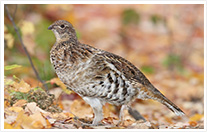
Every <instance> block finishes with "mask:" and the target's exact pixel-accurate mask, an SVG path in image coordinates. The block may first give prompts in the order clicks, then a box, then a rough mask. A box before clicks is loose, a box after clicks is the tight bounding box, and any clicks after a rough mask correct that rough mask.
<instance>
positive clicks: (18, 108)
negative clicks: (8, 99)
mask: <svg viewBox="0 0 207 132" xmlns="http://www.w3.org/2000/svg"><path fill="white" fill-rule="evenodd" d="M9 110H10V111H14V112H20V111H23V108H22V107H15V106H13V107H10V108H9Z"/></svg>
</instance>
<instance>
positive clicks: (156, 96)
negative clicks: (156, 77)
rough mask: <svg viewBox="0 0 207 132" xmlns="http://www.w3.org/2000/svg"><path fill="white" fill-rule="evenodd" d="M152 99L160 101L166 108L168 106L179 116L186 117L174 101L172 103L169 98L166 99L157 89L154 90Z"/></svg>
mask: <svg viewBox="0 0 207 132" xmlns="http://www.w3.org/2000/svg"><path fill="white" fill-rule="evenodd" d="M150 91H151V90H150ZM151 99H153V100H156V101H159V102H160V103H162V104H164V105H165V106H167V108H169V109H170V110H171V111H172V112H174V113H175V114H176V115H177V116H184V115H185V113H184V112H183V111H182V110H181V109H180V108H179V107H178V106H176V105H175V104H174V103H173V102H172V101H170V100H169V99H168V98H166V97H165V96H164V95H163V94H162V93H161V92H160V91H159V90H157V89H156V88H155V89H153V92H151Z"/></svg>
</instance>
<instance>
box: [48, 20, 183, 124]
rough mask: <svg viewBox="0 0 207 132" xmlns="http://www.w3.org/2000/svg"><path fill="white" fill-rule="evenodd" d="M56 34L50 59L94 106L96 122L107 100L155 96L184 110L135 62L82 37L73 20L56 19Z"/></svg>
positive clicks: (69, 84) (172, 107)
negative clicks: (83, 40) (77, 31)
mask: <svg viewBox="0 0 207 132" xmlns="http://www.w3.org/2000/svg"><path fill="white" fill-rule="evenodd" d="M48 29H50V30H52V31H53V32H54V34H55V37H56V42H55V44H54V45H53V47H52V49H51V51H50V60H51V63H52V64H53V66H54V68H55V71H56V73H57V76H58V77H59V78H60V80H61V81H62V82H63V83H64V84H65V85H66V86H67V87H68V89H70V90H73V91H74V92H76V93H77V94H78V95H80V96H81V97H82V98H83V99H84V100H85V101H86V102H87V103H88V104H89V105H90V106H91V107H92V108H93V111H94V114H95V117H94V120H93V125H97V124H98V123H99V122H100V121H101V120H102V119H103V114H102V105H104V104H105V103H106V102H107V103H110V104H114V105H117V106H121V110H120V115H119V118H120V119H121V120H122V118H123V110H124V109H125V108H128V105H129V104H130V102H132V101H133V100H134V99H136V98H138V99H143V100H144V99H153V100H156V101H159V102H160V103H162V104H164V105H165V106H167V107H168V108H169V109H170V110H171V111H173V112H174V113H175V114H176V115H178V116H182V115H184V112H183V111H182V110H181V109H180V108H178V107H177V106H176V105H175V104H174V103H172V102H171V101H170V100H169V99H167V98H166V97H165V96H164V95H163V94H162V93H160V91H159V90H157V89H156V88H155V87H154V86H153V85H152V84H151V83H150V82H149V80H148V79H147V78H146V77H145V75H144V74H143V73H142V72H141V71H140V70H139V69H137V68H136V67H135V66H134V65H133V64H132V63H130V62H129V61H127V60H125V59H124V58H122V57H120V56H118V55H115V54H113V53H109V52H107V51H104V50H100V49H97V48H94V47H92V46H89V45H86V44H82V43H80V42H79V41H78V39H77V36H76V32H75V29H74V28H73V26H72V24H71V23H69V22H67V21H65V20H58V21H55V22H54V23H53V24H52V25H50V26H49V27H48Z"/></svg>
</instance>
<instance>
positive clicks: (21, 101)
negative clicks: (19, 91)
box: [13, 99, 27, 107]
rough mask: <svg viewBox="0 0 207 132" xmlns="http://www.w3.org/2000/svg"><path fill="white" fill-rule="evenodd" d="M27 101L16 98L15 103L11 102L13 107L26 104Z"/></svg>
mask: <svg viewBox="0 0 207 132" xmlns="http://www.w3.org/2000/svg"><path fill="white" fill-rule="evenodd" d="M26 103H27V101H26V100H24V99H20V100H18V101H17V102H16V103H15V104H13V106H14V107H22V106H24V105H26Z"/></svg>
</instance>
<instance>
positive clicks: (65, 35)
mask: <svg viewBox="0 0 207 132" xmlns="http://www.w3.org/2000/svg"><path fill="white" fill-rule="evenodd" d="M48 29H49V30H52V31H53V32H54V34H55V37H56V41H64V40H68V39H75V40H76V41H77V36H76V32H75V29H74V28H73V25H72V24H71V23H69V22H68V21H65V20H58V21H55V22H54V23H53V24H51V25H50V26H49V27H48Z"/></svg>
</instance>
